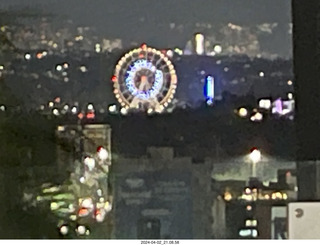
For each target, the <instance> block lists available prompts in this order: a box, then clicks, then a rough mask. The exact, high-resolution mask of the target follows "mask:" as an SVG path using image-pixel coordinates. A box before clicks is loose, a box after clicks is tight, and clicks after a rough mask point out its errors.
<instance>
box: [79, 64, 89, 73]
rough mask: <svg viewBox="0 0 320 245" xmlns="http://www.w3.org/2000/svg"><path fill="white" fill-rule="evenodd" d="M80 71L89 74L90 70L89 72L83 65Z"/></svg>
mask: <svg viewBox="0 0 320 245" xmlns="http://www.w3.org/2000/svg"><path fill="white" fill-rule="evenodd" d="M80 71H82V72H87V71H88V70H87V67H86V66H84V65H82V66H80Z"/></svg>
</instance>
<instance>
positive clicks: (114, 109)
mask: <svg viewBox="0 0 320 245" xmlns="http://www.w3.org/2000/svg"><path fill="white" fill-rule="evenodd" d="M108 110H109V112H111V113H113V112H116V111H117V106H116V105H110V106H109V108H108Z"/></svg>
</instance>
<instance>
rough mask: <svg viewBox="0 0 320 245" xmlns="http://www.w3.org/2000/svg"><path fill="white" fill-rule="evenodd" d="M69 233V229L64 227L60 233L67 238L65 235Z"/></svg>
mask: <svg viewBox="0 0 320 245" xmlns="http://www.w3.org/2000/svg"><path fill="white" fill-rule="evenodd" d="M68 232H69V227H68V226H66V225H63V226H61V227H60V233H61V234H62V235H64V236H65V235H67V234H68Z"/></svg>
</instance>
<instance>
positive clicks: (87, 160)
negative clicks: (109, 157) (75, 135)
mask: <svg viewBox="0 0 320 245" xmlns="http://www.w3.org/2000/svg"><path fill="white" fill-rule="evenodd" d="M83 162H84V164H85V165H86V166H87V167H88V168H89V171H92V170H93V169H94V167H95V160H94V158H92V157H86V158H85V159H84V161H83Z"/></svg>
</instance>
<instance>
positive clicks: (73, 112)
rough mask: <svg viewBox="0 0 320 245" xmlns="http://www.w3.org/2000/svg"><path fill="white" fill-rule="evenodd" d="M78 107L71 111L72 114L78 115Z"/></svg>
mask: <svg viewBox="0 0 320 245" xmlns="http://www.w3.org/2000/svg"><path fill="white" fill-rule="evenodd" d="M77 111H78V110H77V107H76V106H73V107H72V109H71V112H72V114H76V113H77Z"/></svg>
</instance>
